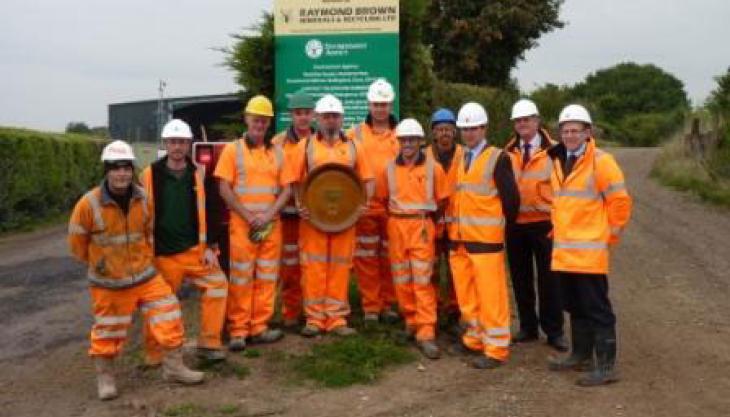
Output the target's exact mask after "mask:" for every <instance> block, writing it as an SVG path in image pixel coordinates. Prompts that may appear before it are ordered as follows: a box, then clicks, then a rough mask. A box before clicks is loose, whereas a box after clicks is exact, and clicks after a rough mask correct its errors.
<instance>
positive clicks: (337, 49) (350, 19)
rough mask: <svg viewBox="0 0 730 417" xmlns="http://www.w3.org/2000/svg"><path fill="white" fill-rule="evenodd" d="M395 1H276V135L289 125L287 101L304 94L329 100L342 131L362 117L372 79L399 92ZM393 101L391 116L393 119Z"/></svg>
mask: <svg viewBox="0 0 730 417" xmlns="http://www.w3.org/2000/svg"><path fill="white" fill-rule="evenodd" d="M398 3H399V1H398V0H275V1H274V13H275V15H274V32H275V42H274V44H275V48H276V60H275V73H276V80H275V90H276V93H275V94H276V97H275V105H276V109H277V114H276V129H277V131H279V130H282V129H284V128H286V127H287V126H288V124H289V122H290V117H289V112H288V111H286V109H287V101H288V97H289V95H290V94H292V93H295V92H297V91H300V90H303V91H305V92H307V93H309V94H311V95H313V96H314V97H315V98H319V97H321V96H322V95H323V94H327V93H329V94H334V95H335V96H337V97H338V98H339V99H340V100H342V103H343V104H344V106H345V127H349V126H350V125H351V124H354V123H356V122H359V121H362V120H363V119H364V118H365V116H367V113H368V108H367V98H366V95H367V89H368V86H369V85H370V83H372V82H373V80H375V79H376V78H380V77H383V78H385V79H387V80H388V81H389V82H390V83H391V84H393V87H394V88H395V91H396V92H398V91H399V88H398V87H399V62H398V61H399V39H398V32H399V24H400V18H399V5H398ZM398 99H399V97H396V102H395V113H396V115H397V114H398Z"/></svg>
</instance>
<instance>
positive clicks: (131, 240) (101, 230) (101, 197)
mask: <svg viewBox="0 0 730 417" xmlns="http://www.w3.org/2000/svg"><path fill="white" fill-rule="evenodd" d="M132 187H133V191H132V198H131V200H130V202H129V212H128V213H127V215H126V216H125V215H124V212H123V211H122V209H121V208H120V207H119V206H118V205H117V204H116V203H115V202H114V200H113V199H112V197H111V196H110V195H109V193H108V191H106V188H105V187H104V186H103V185H102V186H99V187H95V188H94V189H92V190H91V191H89V192H87V193H86V195H84V196H83V197H81V199H80V200H79V201H78V202H77V203H76V206H75V207H74V210H73V213H72V214H71V219H70V220H69V224H68V243H69V247H70V249H71V253H72V254H73V255H74V256H75V257H76V258H78V259H79V260H80V261H82V262H84V263H86V264H87V265H88V272H87V277H88V279H89V284H91V285H93V286H98V287H103V288H110V289H121V288H129V287H133V286H136V285H139V284H141V283H143V282H146V281H148V280H150V279H152V278H153V277H154V276H155V275H157V271H156V270H155V267H154V265H153V253H152V245H151V240H152V220H153V219H152V216H151V213H152V211H151V210H150V206H149V204H148V200H147V196H146V193H145V191H144V190H143V189H142V188H141V187H138V186H136V185H132Z"/></svg>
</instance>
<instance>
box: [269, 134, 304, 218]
mask: <svg viewBox="0 0 730 417" xmlns="http://www.w3.org/2000/svg"><path fill="white" fill-rule="evenodd" d="M310 136H311V135H310ZM307 137H309V136H307ZM307 137H303V138H300V137H297V134H296V132H295V131H294V128H293V127H289V129H287V130H284V131H282V132H279V133H278V134H277V135H276V136H274V137H273V138H272V139H271V143H272V144H273V145H275V146H280V147H281V149H282V150H283V151H284V165H287V166H288V165H290V164H292V163H294V161H293V159H294V158H296V152H297V151H296V149H297V145H298V144H299V142H301V141H303V140H306V139H307ZM281 214H284V215H287V216H298V215H299V211H298V210H297V206H296V202H295V198H294V193H292V196H291V198H290V199H289V201H288V202H287V203H286V205H285V206H284V208H282V209H281Z"/></svg>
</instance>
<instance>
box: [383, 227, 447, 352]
mask: <svg viewBox="0 0 730 417" xmlns="http://www.w3.org/2000/svg"><path fill="white" fill-rule="evenodd" d="M434 235H435V227H434V225H433V222H432V221H431V220H430V219H404V218H394V217H391V218H390V219H389V220H388V242H389V243H388V244H389V246H388V250H389V253H390V262H391V264H390V265H391V270H392V273H393V283H394V286H395V294H396V296H397V297H398V306H399V308H400V311H401V313H402V314H403V318H404V319H405V322H406V327H407V328H408V329H409V330H412V331H414V333H415V336H416V340H419V341H420V340H433V339H435V338H436V290H435V288H434V286H433V284H432V283H431V274H432V272H433V271H432V269H433V263H434Z"/></svg>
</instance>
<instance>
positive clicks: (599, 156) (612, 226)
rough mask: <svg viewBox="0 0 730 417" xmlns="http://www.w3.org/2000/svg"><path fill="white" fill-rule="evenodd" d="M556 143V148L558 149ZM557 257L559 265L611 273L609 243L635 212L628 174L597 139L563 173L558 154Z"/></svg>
mask: <svg viewBox="0 0 730 417" xmlns="http://www.w3.org/2000/svg"><path fill="white" fill-rule="evenodd" d="M560 147H562V148H563V151H564V146H563V145H562V144H561V145H558V147H556V148H555V149H556V151H555V152H551V155H557V152H558V151H559V149H558V148H560ZM554 162H555V163H554V168H553V173H552V177H551V182H552V188H553V193H554V198H553V209H552V221H553V260H552V269H553V270H555V271H565V272H578V273H592V274H607V273H608V258H609V250H608V249H609V244H613V243H616V242H618V239H619V235H620V234H621V231H622V230H623V228H624V226H626V224H627V223H628V221H629V218H630V217H631V197H630V196H629V194H628V192H627V190H626V184H625V182H624V175H623V173H622V172H621V169H620V168H619V167H618V164H616V160H615V159H614V158H613V156H611V155H610V154H608V153H606V152H604V151H602V150H600V149H598V148H596V145H595V139H593V138H591V139H590V140H589V141H588V142H587V144H586V150H585V153H584V154H583V155H582V156H581V157H580V158H579V159H578V160H577V161H576V162H575V165H574V167H573V169H572V171H571V172H570V174H569V175H568V176H567V178H566V177H565V175H564V174H563V167H562V164H561V163H560V161H559V160H558V159H556V160H554Z"/></svg>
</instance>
